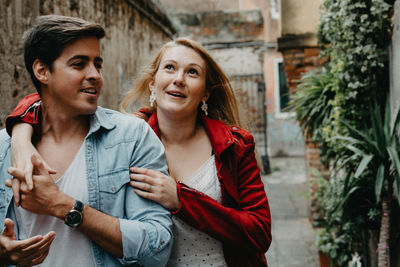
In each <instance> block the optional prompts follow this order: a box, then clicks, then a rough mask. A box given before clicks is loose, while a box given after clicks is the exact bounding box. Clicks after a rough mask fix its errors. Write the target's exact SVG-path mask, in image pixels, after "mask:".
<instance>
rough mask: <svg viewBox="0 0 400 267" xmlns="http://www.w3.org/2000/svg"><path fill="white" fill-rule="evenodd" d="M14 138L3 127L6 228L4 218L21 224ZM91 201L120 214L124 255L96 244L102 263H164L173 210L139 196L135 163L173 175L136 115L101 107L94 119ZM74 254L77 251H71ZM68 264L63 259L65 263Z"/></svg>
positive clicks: (0, 172)
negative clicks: (11, 182)
mask: <svg viewBox="0 0 400 267" xmlns="http://www.w3.org/2000/svg"><path fill="white" fill-rule="evenodd" d="M10 141H11V139H10V137H9V136H8V134H7V133H6V131H5V130H4V129H3V130H1V131H0V222H1V224H0V227H1V229H2V228H3V227H4V219H5V218H6V217H7V218H10V219H12V220H13V221H14V222H15V232H16V234H17V239H18V222H16V220H15V214H14V208H13V206H14V205H12V203H13V198H12V196H13V194H12V190H11V189H10V188H8V187H6V186H5V185H4V182H5V180H6V179H9V178H11V176H10V175H9V174H8V173H7V168H8V167H9V166H11V158H10ZM85 158H86V169H87V186H88V195H89V202H88V204H89V205H90V206H91V207H93V208H95V209H97V210H99V211H101V212H103V213H106V214H108V215H111V216H114V217H117V218H119V222H120V230H121V234H122V246H123V258H122V259H117V258H115V257H113V256H112V255H110V254H109V253H107V252H106V251H105V250H104V249H102V248H101V247H99V246H98V245H96V244H95V243H94V242H91V245H92V250H93V255H94V262H95V265H96V266H104V267H109V266H121V265H130V266H157V267H158V266H164V265H165V264H166V263H167V261H168V258H169V254H170V251H171V247H172V240H173V238H172V221H171V215H170V213H169V212H168V211H167V210H166V209H164V208H163V207H162V206H161V205H159V204H158V203H156V202H153V201H150V200H146V199H144V198H142V197H139V196H138V195H136V193H135V192H134V190H133V188H132V187H131V186H130V185H129V181H130V179H129V167H130V166H136V167H142V168H149V169H153V170H158V171H161V172H163V173H165V174H167V161H166V157H165V153H164V147H163V145H162V144H161V142H160V140H159V139H158V137H157V136H156V135H155V133H154V132H153V130H152V129H151V128H150V127H149V126H148V125H147V123H146V122H145V121H144V120H142V119H138V118H136V117H134V116H131V115H124V114H121V113H119V112H117V111H113V110H109V109H104V108H101V107H98V109H97V111H96V113H95V114H93V115H91V118H90V130H89V133H88V135H87V136H86V139H85ZM71 256H72V257H73V255H71ZM60 266H62V263H60Z"/></svg>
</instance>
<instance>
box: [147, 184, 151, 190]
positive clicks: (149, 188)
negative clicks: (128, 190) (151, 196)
mask: <svg viewBox="0 0 400 267" xmlns="http://www.w3.org/2000/svg"><path fill="white" fill-rule="evenodd" d="M150 190H151V185H149V184H148V185H147V192H150Z"/></svg>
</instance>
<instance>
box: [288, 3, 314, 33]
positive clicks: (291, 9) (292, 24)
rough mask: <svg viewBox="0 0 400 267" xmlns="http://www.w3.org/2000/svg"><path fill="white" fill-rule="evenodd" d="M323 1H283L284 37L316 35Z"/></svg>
mask: <svg viewBox="0 0 400 267" xmlns="http://www.w3.org/2000/svg"><path fill="white" fill-rule="evenodd" d="M321 2H322V1H321V0H307V1H299V0H281V10H282V35H283V36H284V35H287V34H296V35H299V34H305V33H315V32H316V24H317V22H318V20H319V12H318V11H319V6H320V5H321Z"/></svg>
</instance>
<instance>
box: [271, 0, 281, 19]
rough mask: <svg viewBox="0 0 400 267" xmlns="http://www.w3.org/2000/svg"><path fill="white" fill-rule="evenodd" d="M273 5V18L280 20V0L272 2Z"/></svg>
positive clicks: (272, 0)
mask: <svg viewBox="0 0 400 267" xmlns="http://www.w3.org/2000/svg"><path fill="white" fill-rule="evenodd" d="M270 3H271V9H270V10H271V18H272V19H279V17H280V16H279V9H278V0H270Z"/></svg>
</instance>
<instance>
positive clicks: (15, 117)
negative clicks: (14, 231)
mask: <svg viewBox="0 0 400 267" xmlns="http://www.w3.org/2000/svg"><path fill="white" fill-rule="evenodd" d="M39 109H40V96H39V95H38V94H37V93H35V94H31V95H28V96H26V97H25V98H23V99H22V100H21V101H20V102H19V103H18V105H17V107H16V108H15V109H14V111H13V113H12V114H10V115H9V116H7V119H6V128H7V132H8V133H9V134H10V136H11V160H12V166H14V167H17V168H19V169H21V170H23V171H24V174H25V180H26V183H27V185H28V189H29V190H32V188H33V182H32V168H33V167H32V163H31V156H32V154H34V153H37V151H36V149H35V147H34V146H33V145H32V141H31V139H32V135H33V132H34V126H36V125H38V123H39V116H38V114H39ZM42 161H43V159H42ZM43 162H44V161H43ZM44 165H45V167H46V169H47V170H48V171H49V173H50V174H55V173H56V171H55V170H53V169H52V168H50V167H49V166H48V165H47V163H46V162H44ZM6 185H7V186H8V187H11V188H12V189H13V194H14V202H15V204H16V205H17V206H19V202H20V197H19V189H20V183H19V180H18V179H12V180H7V181H6Z"/></svg>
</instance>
